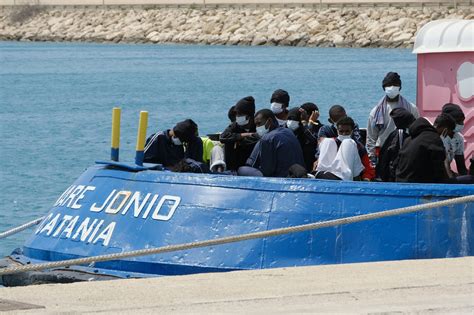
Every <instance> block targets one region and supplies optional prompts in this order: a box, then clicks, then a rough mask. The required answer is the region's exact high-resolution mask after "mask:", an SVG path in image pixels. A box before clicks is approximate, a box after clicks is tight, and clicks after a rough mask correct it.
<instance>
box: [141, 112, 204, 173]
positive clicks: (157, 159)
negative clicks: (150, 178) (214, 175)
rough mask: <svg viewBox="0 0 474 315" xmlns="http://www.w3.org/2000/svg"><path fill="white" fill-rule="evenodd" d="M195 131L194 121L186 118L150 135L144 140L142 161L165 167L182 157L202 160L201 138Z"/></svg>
mask: <svg viewBox="0 0 474 315" xmlns="http://www.w3.org/2000/svg"><path fill="white" fill-rule="evenodd" d="M197 133H198V126H197V125H196V123H195V122H194V121H192V120H191V119H186V120H184V121H182V122H179V123H177V124H176V126H174V127H173V129H168V130H165V131H162V132H157V133H155V134H153V135H151V136H150V137H149V138H148V139H147V140H146V145H145V158H144V162H147V163H156V164H162V165H163V166H165V167H172V166H174V165H175V164H177V163H178V162H179V161H181V160H182V159H184V158H190V159H193V160H195V161H198V162H202V140H201V138H199V137H198V136H197ZM185 147H186V150H185Z"/></svg>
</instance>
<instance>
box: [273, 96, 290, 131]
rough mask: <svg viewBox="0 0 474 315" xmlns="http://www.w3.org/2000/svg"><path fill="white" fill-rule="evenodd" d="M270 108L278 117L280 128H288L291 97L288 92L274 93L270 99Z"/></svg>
mask: <svg viewBox="0 0 474 315" xmlns="http://www.w3.org/2000/svg"><path fill="white" fill-rule="evenodd" d="M270 103H271V104H270V108H271V110H272V112H273V114H274V115H275V117H276V120H277V122H278V125H279V126H280V127H285V126H286V120H287V118H288V109H287V108H288V105H289V104H290V95H289V94H288V92H287V91H285V90H282V89H278V90H276V91H275V92H273V94H272V97H271V99H270Z"/></svg>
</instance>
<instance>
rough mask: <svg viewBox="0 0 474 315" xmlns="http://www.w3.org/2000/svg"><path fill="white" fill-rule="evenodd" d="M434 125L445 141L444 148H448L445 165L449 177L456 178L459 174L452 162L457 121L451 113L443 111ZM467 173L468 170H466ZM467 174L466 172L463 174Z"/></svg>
mask: <svg viewBox="0 0 474 315" xmlns="http://www.w3.org/2000/svg"><path fill="white" fill-rule="evenodd" d="M433 127H435V129H436V131H437V132H438V134H439V136H440V137H441V141H443V145H444V149H445V150H446V160H445V163H444V166H445V168H446V172H447V173H448V176H449V178H452V179H453V178H456V177H457V175H458V174H456V173H454V172H453V171H452V170H451V166H450V164H451V162H452V161H453V159H454V149H453V147H452V142H451V139H452V138H453V136H454V129H455V128H456V121H455V120H454V119H453V117H452V116H451V115H448V114H444V113H441V114H439V115H438V117H436V119H435V121H434V123H433ZM466 173H467V172H466ZM462 175H465V174H462Z"/></svg>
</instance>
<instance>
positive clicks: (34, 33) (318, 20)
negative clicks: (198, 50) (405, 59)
mask: <svg viewBox="0 0 474 315" xmlns="http://www.w3.org/2000/svg"><path fill="white" fill-rule="evenodd" d="M0 10H1V12H2V15H1V16H0V40H10V41H56V42H61V41H84V42H114V43H119V42H123V43H177V44H205V45H247V46H248V45H252V46H260V45H267V46H309V47H383V48H409V47H412V46H413V42H414V38H415V35H416V32H417V31H418V30H419V29H420V28H421V27H422V26H423V25H424V24H426V23H427V22H429V21H432V20H438V19H445V18H458V19H459V18H461V19H474V8H473V7H468V8H465V7H463V8H457V9H456V8H450V9H448V8H446V7H424V8H422V7H404V8H403V7H402V8H395V7H360V8H358V7H338V8H328V9H320V8H318V7H304V6H301V7H294V8H285V7H258V8H257V7H245V6H242V7H239V8H232V7H225V8H224V7H217V8H205V7H199V8H195V7H193V6H188V7H168V8H121V7H116V8H107V9H104V8H99V7H97V8H95V7H81V8H66V7H63V8H58V7H45V6H34V5H33V6H17V7H15V6H9V7H8V6H3V7H0Z"/></svg>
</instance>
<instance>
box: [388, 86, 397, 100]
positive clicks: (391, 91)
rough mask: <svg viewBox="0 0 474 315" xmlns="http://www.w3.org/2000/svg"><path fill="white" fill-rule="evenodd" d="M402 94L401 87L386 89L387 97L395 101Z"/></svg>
mask: <svg viewBox="0 0 474 315" xmlns="http://www.w3.org/2000/svg"><path fill="white" fill-rule="evenodd" d="M399 94H400V87H399V86H386V87H385V95H387V97H388V98H389V99H393V98H395V97H397V96H398V95H399Z"/></svg>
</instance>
